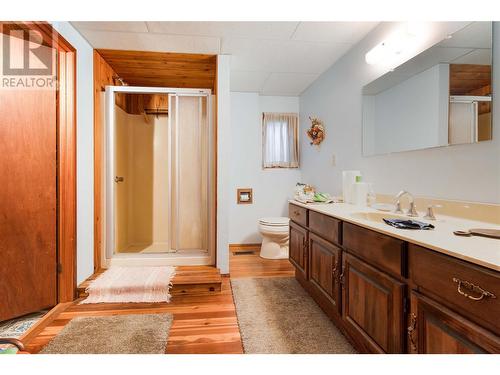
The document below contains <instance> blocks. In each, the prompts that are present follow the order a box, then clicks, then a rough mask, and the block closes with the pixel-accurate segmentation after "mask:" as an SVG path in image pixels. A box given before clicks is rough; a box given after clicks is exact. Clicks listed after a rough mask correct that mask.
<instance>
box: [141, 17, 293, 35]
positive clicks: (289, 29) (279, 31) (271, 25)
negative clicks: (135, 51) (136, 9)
mask: <svg viewBox="0 0 500 375" xmlns="http://www.w3.org/2000/svg"><path fill="white" fill-rule="evenodd" d="M147 24H148V28H149V31H150V32H152V33H162V34H177V35H201V36H216V37H223V36H224V37H248V38H268V39H290V37H291V36H292V34H293V32H294V31H295V29H296V27H297V25H298V22H164V21H162V22H147Z"/></svg>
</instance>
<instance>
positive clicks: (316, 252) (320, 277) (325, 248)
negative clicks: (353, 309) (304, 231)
mask: <svg viewBox="0 0 500 375" xmlns="http://www.w3.org/2000/svg"><path fill="white" fill-rule="evenodd" d="M309 254H310V256H309V262H310V266H309V278H310V281H311V283H312V284H313V285H314V286H316V288H317V289H319V290H320V292H322V293H323V294H324V295H325V296H326V297H327V298H328V299H330V301H331V302H332V303H333V304H334V305H335V306H336V307H337V311H338V312H339V313H340V310H338V309H339V307H340V296H339V291H340V288H339V276H340V272H341V269H342V264H341V263H340V257H341V249H340V248H338V247H337V246H335V245H333V244H331V243H329V242H328V241H325V240H324V239H322V238H321V237H319V236H317V235H315V234H313V233H309Z"/></svg>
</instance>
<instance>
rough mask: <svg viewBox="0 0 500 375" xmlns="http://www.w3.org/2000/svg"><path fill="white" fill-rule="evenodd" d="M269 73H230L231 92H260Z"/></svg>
mask: <svg viewBox="0 0 500 375" xmlns="http://www.w3.org/2000/svg"><path fill="white" fill-rule="evenodd" d="M269 75H270V73H267V72H242V71H234V70H232V71H231V77H230V80H231V81H230V82H231V91H243V92H261V91H262V89H263V87H264V83H265V82H266V80H267V79H268V77H269Z"/></svg>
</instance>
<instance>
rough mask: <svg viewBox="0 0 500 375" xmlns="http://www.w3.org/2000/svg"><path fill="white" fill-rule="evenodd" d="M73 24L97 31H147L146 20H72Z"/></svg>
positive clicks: (79, 27) (80, 27) (78, 27)
mask: <svg viewBox="0 0 500 375" xmlns="http://www.w3.org/2000/svg"><path fill="white" fill-rule="evenodd" d="M71 24H72V25H73V26H75V27H76V28H77V29H79V30H80V29H87V30H95V31H128V32H134V33H147V32H148V28H147V26H146V22H143V21H137V22H124V21H109V22H102V21H96V22H92V21H72V22H71Z"/></svg>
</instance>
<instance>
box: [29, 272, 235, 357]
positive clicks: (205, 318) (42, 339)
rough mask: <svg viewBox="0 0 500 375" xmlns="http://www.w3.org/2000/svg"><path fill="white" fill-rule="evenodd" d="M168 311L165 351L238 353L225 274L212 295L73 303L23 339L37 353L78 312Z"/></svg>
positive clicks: (146, 312) (230, 296) (131, 312)
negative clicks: (163, 300)
mask: <svg viewBox="0 0 500 375" xmlns="http://www.w3.org/2000/svg"><path fill="white" fill-rule="evenodd" d="M163 312H171V313H172V314H174V322H173V324H172V327H171V329H170V335H169V338H168V343H167V353H197V354H201V353H207V354H208V353H221V354H230V353H242V352H243V348H242V345H241V338H240V332H239V329H238V322H237V319H236V311H235V307H234V303H233V297H232V294H231V286H230V284H229V278H228V277H223V279H222V290H221V292H220V293H219V294H214V295H179V296H175V297H173V298H172V302H170V303H154V304H152V303H119V304H117V303H106V304H85V305H78V304H73V305H71V306H70V307H68V308H67V309H66V310H64V311H63V312H61V313H60V314H59V315H58V316H57V317H56V318H55V319H54V320H53V321H52V322H51V323H50V324H49V325H48V326H47V327H46V328H45V329H44V330H42V331H41V332H40V333H39V334H38V335H37V336H36V337H35V338H33V339H32V340H31V341H30V342H28V343H25V344H26V349H27V351H28V352H30V353H37V352H38V351H40V349H41V348H42V347H43V346H44V345H46V344H47V343H48V342H49V341H50V340H51V339H52V338H53V337H54V336H56V335H57V334H58V333H59V332H60V331H61V330H62V329H63V328H64V326H65V325H66V324H67V323H68V322H69V321H70V320H71V319H73V318H75V317H78V316H105V315H119V314H151V313H163Z"/></svg>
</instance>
